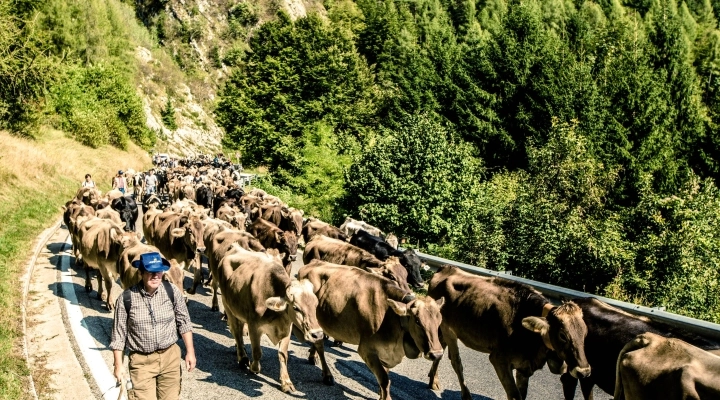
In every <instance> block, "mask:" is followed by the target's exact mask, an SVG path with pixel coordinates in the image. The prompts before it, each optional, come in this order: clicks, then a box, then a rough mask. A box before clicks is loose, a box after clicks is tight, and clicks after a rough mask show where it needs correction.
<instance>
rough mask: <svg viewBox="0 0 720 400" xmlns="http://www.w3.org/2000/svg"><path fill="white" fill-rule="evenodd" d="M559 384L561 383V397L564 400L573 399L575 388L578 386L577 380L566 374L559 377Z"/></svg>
mask: <svg viewBox="0 0 720 400" xmlns="http://www.w3.org/2000/svg"><path fill="white" fill-rule="evenodd" d="M560 382H562V387H563V395H564V396H565V400H572V399H574V398H575V389H576V388H577V384H578V380H577V378H574V377H573V376H572V375H570V374H569V373H568V372H566V373H564V374H562V375H561V376H560ZM586 400H587V398H586Z"/></svg>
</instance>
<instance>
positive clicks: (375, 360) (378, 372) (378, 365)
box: [358, 343, 390, 400]
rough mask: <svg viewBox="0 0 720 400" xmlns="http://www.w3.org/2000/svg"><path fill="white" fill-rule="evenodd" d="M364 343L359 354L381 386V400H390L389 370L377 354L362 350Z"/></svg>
mask: <svg viewBox="0 0 720 400" xmlns="http://www.w3.org/2000/svg"><path fill="white" fill-rule="evenodd" d="M361 347H362V343H361V344H360V346H358V353H359V354H360V357H362V359H363V361H365V365H367V366H368V368H370V371H372V373H373V375H375V379H377V381H378V384H379V385H380V397H379V398H378V399H379V400H390V377H389V376H388V370H387V368H385V366H383V365H382V362H381V361H380V357H378V355H377V354H376V353H375V352H369V351H367V349H362V348H361Z"/></svg>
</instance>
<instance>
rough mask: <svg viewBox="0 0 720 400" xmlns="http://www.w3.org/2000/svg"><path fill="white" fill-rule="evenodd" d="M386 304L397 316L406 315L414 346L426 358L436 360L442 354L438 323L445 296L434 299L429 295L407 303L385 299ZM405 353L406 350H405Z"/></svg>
mask: <svg viewBox="0 0 720 400" xmlns="http://www.w3.org/2000/svg"><path fill="white" fill-rule="evenodd" d="M387 301H388V306H389V307H390V308H391V309H392V310H393V311H394V312H395V313H396V314H397V315H399V316H401V317H408V321H407V326H406V327H405V328H406V330H407V332H409V333H410V336H411V337H412V339H413V342H414V344H415V347H417V349H418V350H420V351H421V352H422V354H423V356H424V357H425V358H426V359H428V360H438V359H440V358H441V357H442V355H443V347H442V345H441V344H440V335H439V334H438V331H439V329H440V323H441V322H442V315H441V314H440V309H441V308H442V306H443V304H445V298H444V297H441V298H440V299H439V300H434V299H433V298H431V297H425V298H422V299H417V300H414V301H412V302H410V303H409V304H403V303H400V302H397V301H395V300H392V299H387ZM406 354H407V351H406Z"/></svg>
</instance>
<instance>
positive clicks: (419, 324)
mask: <svg viewBox="0 0 720 400" xmlns="http://www.w3.org/2000/svg"><path fill="white" fill-rule="evenodd" d="M415 323H416V324H417V326H422V324H421V323H420V320H419V319H417V318H415Z"/></svg>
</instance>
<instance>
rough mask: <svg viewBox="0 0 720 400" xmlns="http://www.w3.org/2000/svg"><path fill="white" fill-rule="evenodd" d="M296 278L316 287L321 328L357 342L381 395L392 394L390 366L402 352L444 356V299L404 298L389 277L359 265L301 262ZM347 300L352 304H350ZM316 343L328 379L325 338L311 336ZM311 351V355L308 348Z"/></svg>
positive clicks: (330, 380) (415, 355)
mask: <svg viewBox="0 0 720 400" xmlns="http://www.w3.org/2000/svg"><path fill="white" fill-rule="evenodd" d="M298 279H308V280H309V281H310V282H312V284H313V287H314V288H315V294H316V295H317V296H318V302H319V303H318V308H317V318H318V322H319V323H320V326H321V327H322V328H323V331H324V332H325V333H326V334H327V335H329V336H332V337H333V338H335V339H336V340H340V341H343V342H346V343H352V344H357V345H358V349H357V351H358V354H359V355H360V357H361V358H362V359H363V361H365V364H366V365H367V366H368V368H369V369H370V371H372V373H373V374H374V375H375V378H376V379H377V381H378V384H379V385H380V397H379V398H380V399H381V400H386V399H390V379H389V377H388V370H389V369H390V368H393V367H394V366H396V365H398V364H399V363H400V362H401V361H402V359H403V357H408V358H418V357H419V356H421V355H422V356H424V357H425V358H427V359H429V360H437V359H439V358H441V357H442V354H443V350H442V346H441V344H440V340H439V335H438V327H439V326H440V323H441V320H442V317H441V314H440V309H441V308H442V306H443V303H444V300H443V299H439V300H437V301H436V300H433V299H432V298H430V297H425V298H423V299H417V300H414V301H412V302H410V303H409V304H403V303H400V302H397V301H395V300H392V299H391V298H390V297H389V294H388V292H387V289H388V288H393V285H388V280H386V279H384V278H381V277H378V276H377V275H374V274H371V273H368V272H365V271H363V270H360V269H358V268H348V267H345V266H338V265H332V264H328V263H322V262H319V261H314V262H313V263H311V264H309V265H306V266H304V267H302V268H300V271H299V272H298ZM350 304H352V305H353V307H348V305H350ZM390 310H392V311H390ZM314 348H315V350H316V351H317V352H318V353H319V354H320V362H321V363H322V367H323V381H324V382H325V383H326V384H332V383H333V380H334V379H333V377H332V373H331V371H330V369H329V368H328V366H327V362H326V361H325V352H324V348H323V342H322V341H318V342H315V345H314ZM310 357H311V358H313V357H314V352H313V351H312V350H311V355H310Z"/></svg>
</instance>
